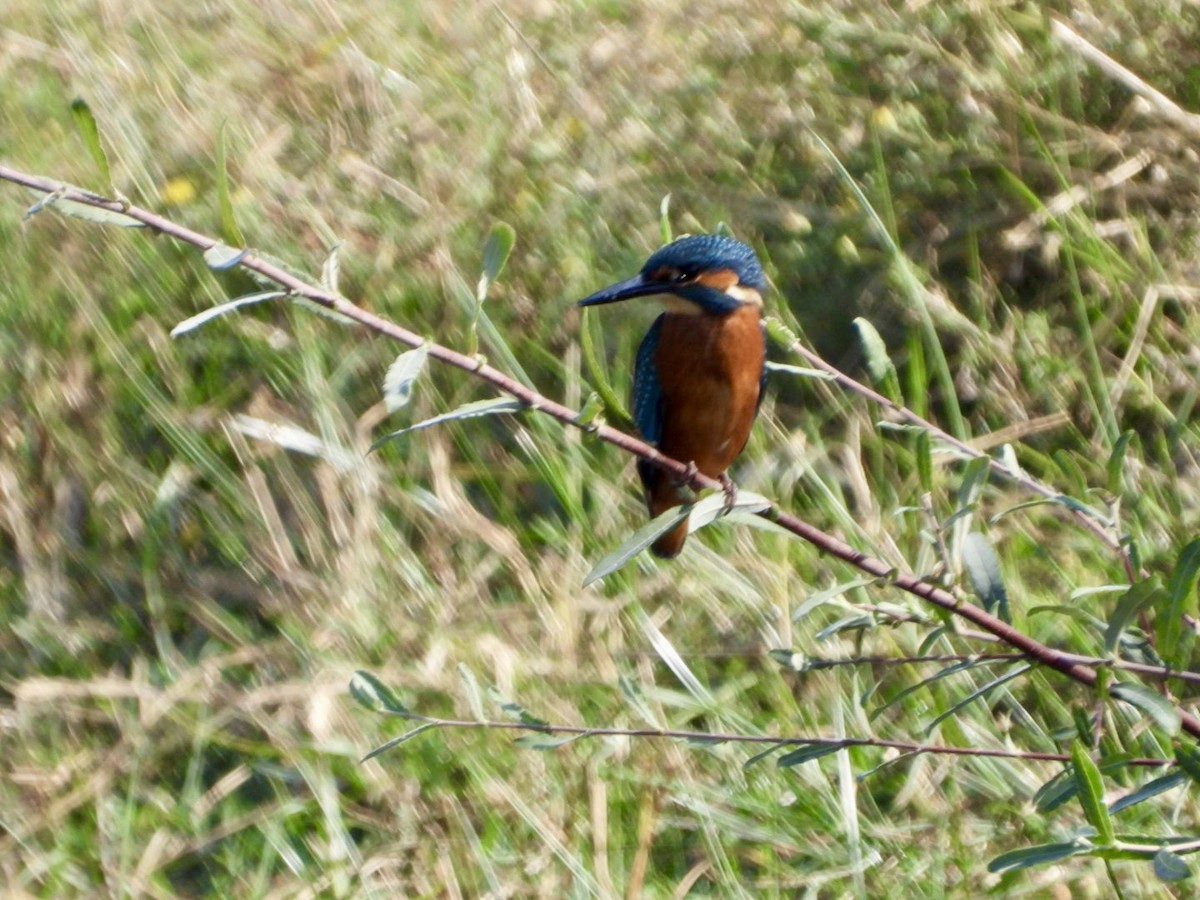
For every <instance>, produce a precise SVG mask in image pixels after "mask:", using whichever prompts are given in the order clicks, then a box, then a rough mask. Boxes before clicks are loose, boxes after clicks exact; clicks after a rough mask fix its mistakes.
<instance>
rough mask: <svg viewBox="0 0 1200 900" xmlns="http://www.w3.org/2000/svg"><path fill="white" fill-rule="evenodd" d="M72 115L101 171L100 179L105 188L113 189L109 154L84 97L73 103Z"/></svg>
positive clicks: (93, 159)
mask: <svg viewBox="0 0 1200 900" xmlns="http://www.w3.org/2000/svg"><path fill="white" fill-rule="evenodd" d="M71 115H72V117H74V119H75V127H76V128H78V129H79V133H80V135H82V136H83V144H84V146H85V147H87V152H88V153H89V154H90V155H91V157H92V162H94V163H95V164H96V168H97V169H99V170H100V178H101V179H102V180H103V182H104V185H105V188H106V189H108V188H110V187H112V183H113V180H112V170H111V169H109V166H108V154H106V153H105V152H104V145H103V144H102V143H101V142H100V128H99V127H98V126H97V125H96V117H95V116H94V115H92V108H91V107H90V106H88V102H87V101H86V100H84V99H83V98H82V97H76V98H75V99H74V100H72V101H71Z"/></svg>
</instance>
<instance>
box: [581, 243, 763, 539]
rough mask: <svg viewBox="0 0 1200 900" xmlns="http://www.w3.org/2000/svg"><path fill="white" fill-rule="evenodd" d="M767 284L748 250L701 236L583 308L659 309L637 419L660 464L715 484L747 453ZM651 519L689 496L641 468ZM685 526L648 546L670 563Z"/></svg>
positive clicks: (657, 255) (643, 365)
mask: <svg viewBox="0 0 1200 900" xmlns="http://www.w3.org/2000/svg"><path fill="white" fill-rule="evenodd" d="M766 286H767V278H766V275H765V274H763V269H762V266H761V265H760V264H759V261H758V257H757V256H756V255H755V253H754V251H753V250H752V249H751V248H750V247H748V246H747V245H746V244H743V243H742V242H741V241H736V240H734V239H733V238H729V237H725V236H723V235H716V234H698V235H691V236H688V237H682V238H679V239H678V240H676V241H673V242H672V243H670V244H667V245H666V246H665V247H662V248H661V249H659V250H657V251H655V252H654V253H653V254H652V255H651V256H650V258H649V259H648V260H646V263H645V265H643V266H642V270H641V271H640V272H639V273H638V274H637V275H634V276H633V277H632V278H629V279H626V280H625V281H620V282H617V283H616V284H613V285H609V286H608V287H606V288H604V289H603V290H600V291H597V292H596V293H594V294H592V295H591V296H590V297H586V298H584V299H583V300H580V301H579V305H580V306H599V305H600V304H603V303H617V302H619V301H621V300H631V299H633V298H634V297H656V298H658V299H659V300H660V301H661V302H662V304H663V306H664V307H665V311H664V312H663V313H662V314H661V315H660V316H659V317H658V318H657V319H655V320H654V324H652V325H651V326H650V330H649V331H648V332H646V336H645V337H644V338H642V342H641V344H640V345H639V346H638V352H637V362H636V364H635V367H634V376H633V419H634V424H635V425H637V428H638V430H639V431H640V432H641V435H642V439H643V440H645V441H646V443H648V444H651V445H652V446H654V447H656V448H658V450H659V451H660V452H661V453H663V454H664V455H665V456H669V457H671V458H672V459H677V460H680V461H681V462H687V463H688V464H689V465H690V466H692V467H694V468H695V469H696V470H697V471H699V472H702V473H703V474H705V475H707V476H708V477H710V478H719V479H720V480H721V482H722V484H724V485H725V488H726V494H727V495H728V496H730V498H732V491H733V482H732V481H730V480H729V476H728V475H727V474H726V470H727V469H728V468H729V466H730V465H731V464H732V463H733V461H734V460H735V459H736V458H737V456H738V454H739V453H741V452H742V449H743V448H744V447H745V446H746V440H747V439H748V438H749V437H750V427H751V425H753V424H754V418H755V416H756V415H757V414H758V407H759V404H760V403H761V402H762V395H763V388H764V387H765V385H766V369H765V365H764V364H765V360H766V336H765V334H764V332H763V327H762V323H761V314H762V304H763V294H764V293H765V291H766ZM637 471H638V476H639V477H640V478H641V482H642V487H643V488H644V489H645V494H646V505H647V507H648V508H649V510H650V515H651V516H652V517H653V516H658V515H661V514H662V513H663V512H665V511H666V510H668V509H670V508H671V507H674V506H680V505H681V504H684V503H687V502H688V501H689V500H690V499H691V496H690V491H689V490H688V489H687V487H686V485H684V484H682V483H680V482H679V480H678V479H676V478H675V477H674V476H672V475H671V473H669V472H667V471H666V470H664V469H661V468H659V467H658V466H655V465H653V464H651V463H649V462H646V461H645V460H640V459H639V460H638V463H637ZM687 524H688V523H687V521H686V520H684V521H683V522H680V523H679V525H678V526H677V527H675V528H673V529H671V530H670V531H668V532H666V533H665V534H663V535H662V536H661V537H659V538H658V539H657V540H656V541H655V542H654V543H653V544H652V545H651V547H650V549H651V551H652V552H653V553H654V555H655V556H658V557H661V558H664V559H670V558H671V557H674V556H677V555H678V554H679V551H680V550H682V549H683V543H684V541H685V540H686V539H687Z"/></svg>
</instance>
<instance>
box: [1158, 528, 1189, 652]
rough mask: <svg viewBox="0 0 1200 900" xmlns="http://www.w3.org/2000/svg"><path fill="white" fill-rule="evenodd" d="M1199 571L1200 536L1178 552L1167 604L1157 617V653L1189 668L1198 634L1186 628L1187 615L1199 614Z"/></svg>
mask: <svg viewBox="0 0 1200 900" xmlns="http://www.w3.org/2000/svg"><path fill="white" fill-rule="evenodd" d="M1197 573H1200V538H1197V539H1195V540H1193V541H1191V542H1190V543H1188V544H1187V545H1186V546H1185V547H1184V548H1183V549H1182V550H1181V551H1179V559H1178V560H1177V561H1176V563H1175V568H1174V569H1173V570H1172V571H1171V578H1170V580H1169V581H1168V582H1167V603H1166V605H1165V607H1164V608H1163V609H1162V610H1160V612H1159V615H1158V616H1157V617H1156V618H1155V626H1156V627H1155V631H1156V632H1157V633H1158V634H1157V637H1158V652H1159V655H1161V656H1162V658H1163V659H1165V660H1166V661H1167V662H1168V663H1170V664H1171V665H1175V666H1182V667H1184V668H1186V665H1185V664H1186V663H1187V661H1188V660H1189V659H1190V656H1191V645H1192V642H1193V640H1194V639H1195V634H1194V632H1193V631H1192V630H1191V629H1187V628H1185V627H1184V616H1185V615H1189V616H1192V617H1193V618H1195V617H1196V616H1197V613H1198V611H1197V608H1196V591H1195V587H1196V576H1197Z"/></svg>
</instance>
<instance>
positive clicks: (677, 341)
mask: <svg viewBox="0 0 1200 900" xmlns="http://www.w3.org/2000/svg"><path fill="white" fill-rule="evenodd" d="M764 350H765V347H764V340H763V332H762V326H761V325H760V324H759V311H758V309H757V308H755V307H753V306H750V305H747V306H743V307H741V308H740V309H737V310H735V311H734V312H732V313H730V314H729V315H727V316H703V315H701V316H689V315H668V316H666V317H665V318H664V319H663V323H662V332H661V334H660V335H659V339H658V350H657V353H656V356H655V362H656V363H657V366H656V368H657V369H658V378H659V383H660V384H661V385H662V397H663V429H662V439H661V440H660V441H659V449H660V450H661V451H662V452H663V453H665V454H666V455H667V456H671V457H674V458H675V459H678V460H682V461H683V462H688V461H693V462H695V463H696V468H698V469H699V470H700V471H701V472H703V473H704V474H705V475H708V476H709V477H711V478H715V477H717V476H718V475H720V474H721V473H722V472H724V471H725V470H726V469H728V468H729V466H730V464H731V463H732V462H733V461H734V459H736V458H737V455H738V454H739V453H741V452H742V448H743V447H745V446H746V440H747V438H749V436H750V427H751V425H753V423H754V416H755V414H756V413H757V412H758V394H759V389H760V385H761V380H762V371H763V357H764Z"/></svg>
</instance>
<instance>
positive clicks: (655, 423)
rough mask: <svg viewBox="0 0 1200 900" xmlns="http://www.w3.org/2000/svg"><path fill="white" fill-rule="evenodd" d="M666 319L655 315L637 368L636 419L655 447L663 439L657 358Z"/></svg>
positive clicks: (634, 389) (635, 382)
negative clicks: (655, 357) (655, 356)
mask: <svg viewBox="0 0 1200 900" xmlns="http://www.w3.org/2000/svg"><path fill="white" fill-rule="evenodd" d="M663 315H665V313H664V314H663ZM662 322H663V316H659V317H658V318H657V319H655V320H654V324H653V325H651V326H650V330H649V331H647V332H646V336H645V337H644V338H642V342H641V344H639V345H638V352H637V362H636V364H635V365H634V369H633V422H634V424H635V425H637V428H638V431H640V432H641V433H642V440H644V441H645V442H646V443H647V444H652V445H653V446H655V447H657V446H658V442H659V441H661V440H662V427H663V396H662V383H661V382H660V381H659V380H658V367H657V364H656V363H655V360H654V354H655V353H656V352H657V351H658V336H659V333H660V332H661V331H662Z"/></svg>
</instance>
